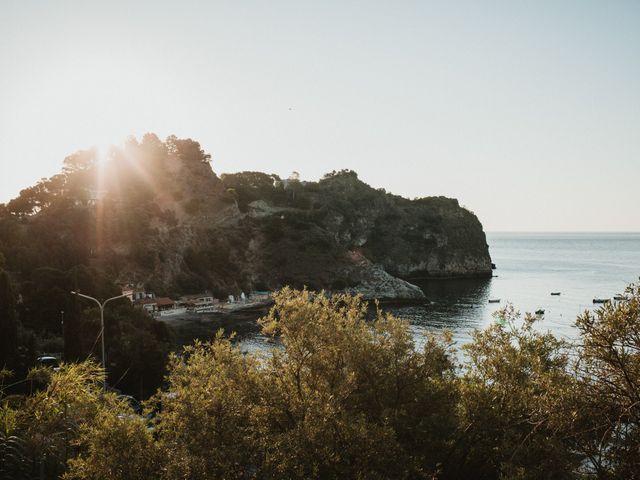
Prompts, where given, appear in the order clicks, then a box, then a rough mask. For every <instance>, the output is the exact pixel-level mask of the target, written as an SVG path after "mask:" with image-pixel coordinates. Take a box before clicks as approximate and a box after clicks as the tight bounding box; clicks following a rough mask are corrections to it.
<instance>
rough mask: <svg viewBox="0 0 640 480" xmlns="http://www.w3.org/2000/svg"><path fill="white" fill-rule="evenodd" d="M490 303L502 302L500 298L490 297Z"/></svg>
mask: <svg viewBox="0 0 640 480" xmlns="http://www.w3.org/2000/svg"><path fill="white" fill-rule="evenodd" d="M489 303H500V299H499V298H490V299H489Z"/></svg>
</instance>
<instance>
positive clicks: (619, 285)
mask: <svg viewBox="0 0 640 480" xmlns="http://www.w3.org/2000/svg"><path fill="white" fill-rule="evenodd" d="M487 243H488V245H489V252H490V254H491V259H492V262H493V263H494V264H495V265H496V269H495V270H494V271H493V274H494V276H493V278H487V279H448V280H432V281H425V282H421V283H419V284H418V285H419V286H420V288H422V290H423V291H424V293H425V295H426V297H427V300H428V301H427V302H426V303H425V304H424V305H414V306H396V307H394V306H387V307H385V309H386V310H387V311H390V312H391V313H393V314H395V315H396V316H398V317H401V318H404V319H406V320H407V321H408V322H409V323H410V325H411V329H412V332H413V333H414V338H415V340H416V344H417V345H419V344H420V343H421V339H423V338H424V334H425V332H438V331H442V330H445V329H446V330H449V331H450V332H452V334H453V339H454V341H455V343H456V344H457V346H460V345H463V344H465V343H468V342H469V341H470V340H471V335H472V332H473V331H474V330H476V329H483V328H486V327H487V326H488V325H490V324H491V322H494V321H495V320H496V319H495V317H494V312H496V311H497V310H499V309H500V308H503V307H505V306H506V305H507V304H509V303H510V304H512V305H513V306H514V307H515V308H516V310H518V311H519V312H521V313H522V314H524V313H525V312H531V313H534V312H535V311H537V310H544V314H543V315H539V316H538V318H539V321H538V322H537V328H538V329H542V330H545V331H550V332H551V333H553V334H554V335H556V336H557V337H560V338H564V339H566V340H569V341H572V340H576V339H577V337H578V332H577V329H576V328H575V320H576V317H577V316H578V315H580V314H582V313H584V312H585V311H586V310H593V309H595V308H598V307H599V306H600V305H596V304H594V303H593V299H594V298H613V296H614V295H616V294H619V293H624V290H625V288H626V287H627V286H628V285H630V284H632V283H639V281H640V279H639V276H640V233H488V234H487ZM551 292H560V295H557V296H555V295H551ZM490 299H493V300H498V299H499V300H500V303H489V300H490ZM265 340H266V339H265V338H264V337H262V335H260V333H259V332H257V331H254V332H248V333H247V334H245V335H243V336H242V337H241V338H239V341H240V344H241V347H242V348H243V349H245V350H248V351H250V350H254V349H260V348H264V342H265Z"/></svg>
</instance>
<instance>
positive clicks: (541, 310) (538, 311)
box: [536, 308, 544, 315]
mask: <svg viewBox="0 0 640 480" xmlns="http://www.w3.org/2000/svg"><path fill="white" fill-rule="evenodd" d="M536 315H544V310H543V309H542V308H539V309H538V310H536Z"/></svg>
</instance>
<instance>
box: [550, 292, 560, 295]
mask: <svg viewBox="0 0 640 480" xmlns="http://www.w3.org/2000/svg"><path fill="white" fill-rule="evenodd" d="M551 295H560V292H551Z"/></svg>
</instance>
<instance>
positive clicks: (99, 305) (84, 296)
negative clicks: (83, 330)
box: [71, 291, 126, 388]
mask: <svg viewBox="0 0 640 480" xmlns="http://www.w3.org/2000/svg"><path fill="white" fill-rule="evenodd" d="M71 293H72V294H74V295H77V296H79V297H82V298H86V299H88V300H92V301H94V302H96V304H97V305H98V307H99V308H100V337H101V339H102V368H104V387H105V388H107V364H106V361H105V355H104V307H105V305H106V304H107V303H109V302H110V301H111V300H117V299H118V298H124V297H126V295H118V296H117V297H111V298H107V299H106V300H105V301H104V302H102V303H100V300H98V299H97V298H94V297H90V296H89V295H85V294H83V293H80V292H75V291H72V292H71Z"/></svg>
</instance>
